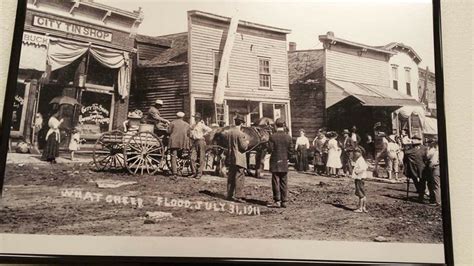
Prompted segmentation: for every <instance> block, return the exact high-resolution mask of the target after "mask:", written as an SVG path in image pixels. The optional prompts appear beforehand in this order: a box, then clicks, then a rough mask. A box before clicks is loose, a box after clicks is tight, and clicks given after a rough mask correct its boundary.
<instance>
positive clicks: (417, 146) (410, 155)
mask: <svg viewBox="0 0 474 266" xmlns="http://www.w3.org/2000/svg"><path fill="white" fill-rule="evenodd" d="M421 144H422V143H421V138H420V137H418V136H415V137H413V139H412V145H413V147H412V148H411V149H409V150H406V151H405V157H404V158H403V160H404V170H405V175H406V176H407V177H408V178H410V179H413V183H414V184H415V188H416V192H417V193H418V201H420V202H421V203H423V200H424V196H425V189H426V179H425V174H426V161H425V160H426V158H427V149H426V147H425V146H423V145H421ZM408 184H409V183H408Z"/></svg>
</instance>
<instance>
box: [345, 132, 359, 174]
mask: <svg viewBox="0 0 474 266" xmlns="http://www.w3.org/2000/svg"><path fill="white" fill-rule="evenodd" d="M349 134H350V132H349V130H348V129H344V131H343V135H344V140H343V141H342V150H343V151H344V152H343V154H342V170H343V172H344V175H346V176H351V175H352V159H353V156H354V149H355V148H356V147H357V142H356V141H354V140H353V139H352V138H351V137H350V136H349Z"/></svg>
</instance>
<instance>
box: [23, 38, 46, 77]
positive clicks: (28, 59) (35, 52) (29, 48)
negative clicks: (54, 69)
mask: <svg viewBox="0 0 474 266" xmlns="http://www.w3.org/2000/svg"><path fill="white" fill-rule="evenodd" d="M47 47H48V37H47V36H44V35H39V34H35V33H31V32H24V33H23V39H22V42H21V54H20V66H19V68H20V69H33V70H37V71H41V72H43V71H45V69H46V53H47Z"/></svg>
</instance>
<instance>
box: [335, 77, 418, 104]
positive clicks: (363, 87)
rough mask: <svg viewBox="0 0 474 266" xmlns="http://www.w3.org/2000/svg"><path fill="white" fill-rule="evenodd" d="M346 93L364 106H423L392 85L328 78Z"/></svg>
mask: <svg viewBox="0 0 474 266" xmlns="http://www.w3.org/2000/svg"><path fill="white" fill-rule="evenodd" d="M328 81H329V82H331V83H333V84H334V85H336V86H337V87H339V88H340V89H342V90H343V91H344V92H345V93H347V94H348V95H350V96H353V97H355V98H357V99H358V100H359V101H360V102H361V104H362V105H364V106H381V107H382V106H392V107H401V106H421V103H419V102H418V101H416V100H415V99H413V98H411V97H410V96H408V95H404V94H402V93H400V92H399V91H397V90H394V89H392V88H390V87H384V86H379V85H372V84H362V83H357V82H350V81H342V80H334V79H328Z"/></svg>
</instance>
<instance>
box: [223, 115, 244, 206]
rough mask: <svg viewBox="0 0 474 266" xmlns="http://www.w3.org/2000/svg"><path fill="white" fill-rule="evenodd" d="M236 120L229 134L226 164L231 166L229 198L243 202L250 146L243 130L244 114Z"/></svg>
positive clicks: (228, 186) (228, 178)
mask: <svg viewBox="0 0 474 266" xmlns="http://www.w3.org/2000/svg"><path fill="white" fill-rule="evenodd" d="M234 121H235V126H233V127H231V128H230V129H229V131H228V134H227V141H228V150H227V157H226V164H227V165H228V167H229V172H228V174H227V199H228V200H234V201H240V202H242V201H243V199H242V197H243V188H244V178H245V169H246V167H247V157H246V156H245V151H246V150H247V148H248V145H249V141H248V140H247V139H246V137H245V134H244V133H243V132H242V131H241V127H242V124H243V123H245V119H244V117H243V115H241V114H237V116H236V117H235V118H234Z"/></svg>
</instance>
